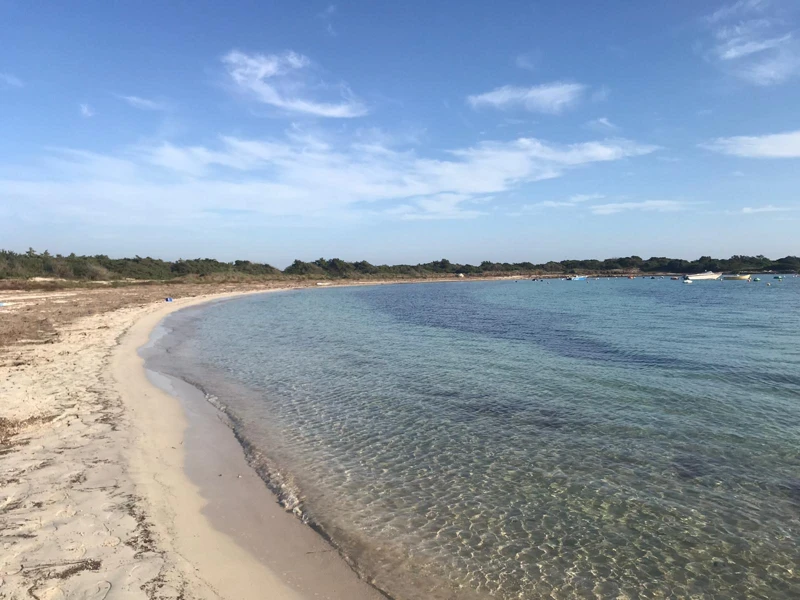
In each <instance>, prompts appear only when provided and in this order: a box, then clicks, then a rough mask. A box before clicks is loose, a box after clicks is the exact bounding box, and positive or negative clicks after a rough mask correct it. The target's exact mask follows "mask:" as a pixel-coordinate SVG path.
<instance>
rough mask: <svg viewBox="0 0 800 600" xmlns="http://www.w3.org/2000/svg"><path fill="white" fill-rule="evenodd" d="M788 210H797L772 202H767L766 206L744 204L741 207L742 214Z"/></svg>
mask: <svg viewBox="0 0 800 600" xmlns="http://www.w3.org/2000/svg"><path fill="white" fill-rule="evenodd" d="M790 210H797V209H795V208H793V207H790V206H774V205H772V204H767V205H766V206H755V207H751V206H745V207H744V208H743V209H742V214H743V215H752V214H756V213H769V212H785V211H790Z"/></svg>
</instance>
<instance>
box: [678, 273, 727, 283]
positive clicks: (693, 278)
mask: <svg viewBox="0 0 800 600" xmlns="http://www.w3.org/2000/svg"><path fill="white" fill-rule="evenodd" d="M720 277H722V273H714V272H713V271H706V272H705V273H698V274H697V275H684V276H683V278H684V279H685V280H686V281H704V280H706V279H719V278H720Z"/></svg>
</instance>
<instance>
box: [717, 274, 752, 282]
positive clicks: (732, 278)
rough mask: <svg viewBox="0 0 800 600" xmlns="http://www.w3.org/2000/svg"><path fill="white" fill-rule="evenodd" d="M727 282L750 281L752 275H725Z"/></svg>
mask: <svg viewBox="0 0 800 600" xmlns="http://www.w3.org/2000/svg"><path fill="white" fill-rule="evenodd" d="M722 278H723V279H724V280H725V281H750V275H724V276H723V277H722Z"/></svg>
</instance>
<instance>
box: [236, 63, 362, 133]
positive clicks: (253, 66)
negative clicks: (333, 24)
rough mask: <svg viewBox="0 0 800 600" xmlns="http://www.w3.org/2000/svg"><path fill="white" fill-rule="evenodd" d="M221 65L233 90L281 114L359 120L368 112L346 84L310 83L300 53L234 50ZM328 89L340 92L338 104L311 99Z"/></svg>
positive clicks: (308, 74) (308, 72)
mask: <svg viewBox="0 0 800 600" xmlns="http://www.w3.org/2000/svg"><path fill="white" fill-rule="evenodd" d="M222 62H223V64H224V65H225V69H226V71H227V74H228V76H229V78H230V80H231V81H232V82H233V84H234V85H235V87H236V89H238V90H239V91H240V92H242V93H244V94H247V95H248V96H250V97H252V98H254V99H255V100H257V101H258V102H261V103H263V104H267V105H269V106H272V107H275V108H277V109H280V110H281V111H283V112H287V113H300V114H305V115H310V116H315V117H327V118H337V119H348V118H353V117H361V116H364V115H366V114H367V113H368V112H369V111H368V109H367V107H366V106H365V105H364V104H363V103H362V102H361V101H360V100H359V99H358V98H356V97H355V95H354V94H353V93H352V92H351V91H350V88H348V87H347V86H346V85H344V84H339V85H337V86H329V85H326V84H323V83H321V82H319V81H312V79H311V77H310V71H311V70H312V68H313V64H312V62H311V60H310V59H309V58H308V57H307V56H304V55H302V54H298V53H296V52H291V51H287V52H284V53H282V54H247V53H245V52H240V51H238V50H234V51H231V52H229V53H228V54H226V55H225V56H224V57H223V58H222ZM331 87H335V88H336V89H337V90H338V92H339V94H338V95H339V100H338V101H337V102H323V101H319V100H316V99H313V98H311V97H310V94H311V93H312V92H313V93H317V92H319V91H320V90H322V91H327V90H329V89H330V88H331Z"/></svg>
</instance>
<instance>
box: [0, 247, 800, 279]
mask: <svg viewBox="0 0 800 600" xmlns="http://www.w3.org/2000/svg"><path fill="white" fill-rule="evenodd" d="M703 271H725V272H732V273H739V272H741V273H759V272H764V271H776V272H780V273H794V272H797V271H800V258H799V257H797V256H787V257H785V258H781V259H778V260H771V259H769V258H767V257H765V256H738V255H737V256H732V257H730V258H728V259H717V258H711V257H710V256H703V257H701V258H699V259H697V260H693V261H688V260H681V259H675V258H666V257H651V258H648V259H643V258H640V257H638V256H629V257H626V258H608V259H606V260H562V261H561V262H553V261H551V262H548V263H544V264H533V263H530V262H521V263H495V262H491V261H483V262H482V263H481V264H479V265H460V264H457V263H451V262H450V261H449V260H446V259H442V260H437V261H433V262H429V263H425V264H419V265H372V264H370V263H368V262H366V261H359V262H352V263H351V262H346V261H344V260H341V259H338V258H331V259H325V258H320V259H319V260H315V261H314V262H303V261H301V260H296V261H294V262H293V263H292V264H291V265H290V266H288V267H287V268H286V269H284V270H283V271H281V270H279V269H276V268H275V267H273V266H270V265H268V264H264V263H254V262H250V261H247V260H237V261H234V262H230V263H227V262H220V261H218V260H214V259H211V258H197V259H193V260H177V261H174V262H170V261H165V260H160V259H157V258H149V257H148V258H142V257H140V256H136V257H134V258H109V257H108V256H105V255H102V254H98V255H96V256H76V255H75V254H70V255H69V256H61V255H52V254H50V253H49V252H47V251H44V252H41V253H39V252H36V251H35V250H33V249H32V248H31V249H30V250H28V251H27V252H25V253H22V254H20V253H17V252H11V251H7V250H0V279H12V278H13V279H30V278H32V277H52V278H58V279H67V280H77V281H109V280H110V281H118V280H125V279H137V280H142V279H147V280H157V281H164V280H176V279H180V280H186V281H245V280H252V279H284V278H291V279H298V278H301V279H343V278H345V279H346V278H349V279H401V278H402V279H406V278H432V277H446V276H454V275H458V274H464V275H466V276H475V277H481V276H484V277H485V276H501V275H545V276H546V275H565V274H571V273H586V274H598V275H600V274H603V275H622V274H628V273H633V274H635V273H701V272H703Z"/></svg>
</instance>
